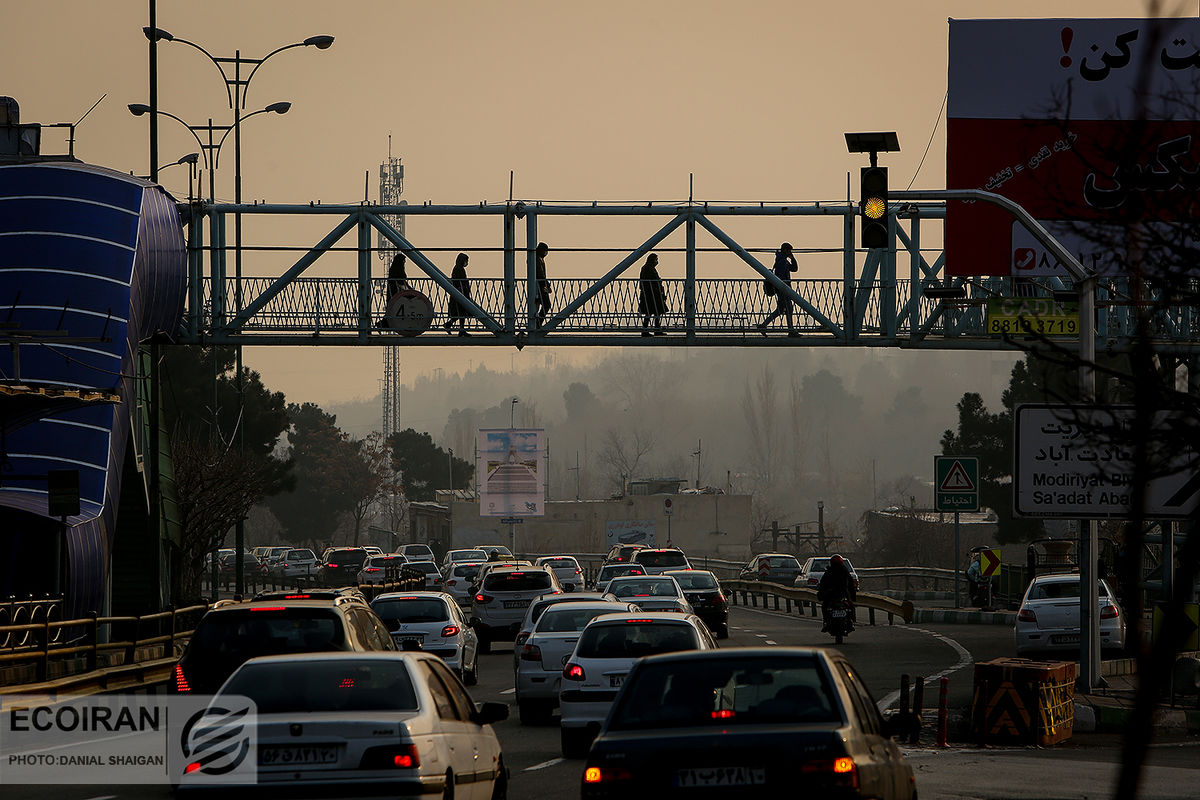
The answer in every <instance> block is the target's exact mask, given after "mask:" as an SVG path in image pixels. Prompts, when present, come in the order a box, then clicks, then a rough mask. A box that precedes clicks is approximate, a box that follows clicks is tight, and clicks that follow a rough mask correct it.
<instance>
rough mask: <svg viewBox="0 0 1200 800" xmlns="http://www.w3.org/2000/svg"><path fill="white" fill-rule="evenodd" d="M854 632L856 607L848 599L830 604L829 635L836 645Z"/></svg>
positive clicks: (840, 599)
mask: <svg viewBox="0 0 1200 800" xmlns="http://www.w3.org/2000/svg"><path fill="white" fill-rule="evenodd" d="M852 630H854V607H853V606H852V605H850V601H849V600H847V599H846V598H839V599H837V600H833V601H830V603H829V635H830V636H832V637H833V641H834V644H841V643H842V640H843V639H844V638H845V637H846V636H848V635H849V634H850V631H852Z"/></svg>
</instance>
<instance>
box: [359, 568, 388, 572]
mask: <svg viewBox="0 0 1200 800" xmlns="http://www.w3.org/2000/svg"><path fill="white" fill-rule="evenodd" d="M363 572H383V570H381V569H380V568H379V567H367V568H366V569H364V570H363Z"/></svg>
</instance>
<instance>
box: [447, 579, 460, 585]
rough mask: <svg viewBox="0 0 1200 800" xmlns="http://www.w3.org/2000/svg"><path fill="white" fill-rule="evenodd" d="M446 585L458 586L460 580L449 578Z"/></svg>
mask: <svg viewBox="0 0 1200 800" xmlns="http://www.w3.org/2000/svg"><path fill="white" fill-rule="evenodd" d="M446 585H447V586H458V581H455V580H449V581H446Z"/></svg>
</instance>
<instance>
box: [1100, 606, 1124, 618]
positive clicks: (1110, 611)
mask: <svg viewBox="0 0 1200 800" xmlns="http://www.w3.org/2000/svg"><path fill="white" fill-rule="evenodd" d="M1119 616H1121V612H1120V611H1118V610H1117V607H1116V606H1105V607H1104V608H1102V609H1100V619H1116V618H1117V617H1119Z"/></svg>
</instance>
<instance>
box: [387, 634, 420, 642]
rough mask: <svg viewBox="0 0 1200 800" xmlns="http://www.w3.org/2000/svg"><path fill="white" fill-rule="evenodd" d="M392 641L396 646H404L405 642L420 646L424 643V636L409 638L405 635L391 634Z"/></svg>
mask: <svg viewBox="0 0 1200 800" xmlns="http://www.w3.org/2000/svg"><path fill="white" fill-rule="evenodd" d="M392 641H393V642H395V643H396V644H397V645H402V644H404V643H405V642H415V643H417V644H422V643H423V642H424V641H425V637H424V636H410V635H407V634H399V633H393V634H392Z"/></svg>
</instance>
